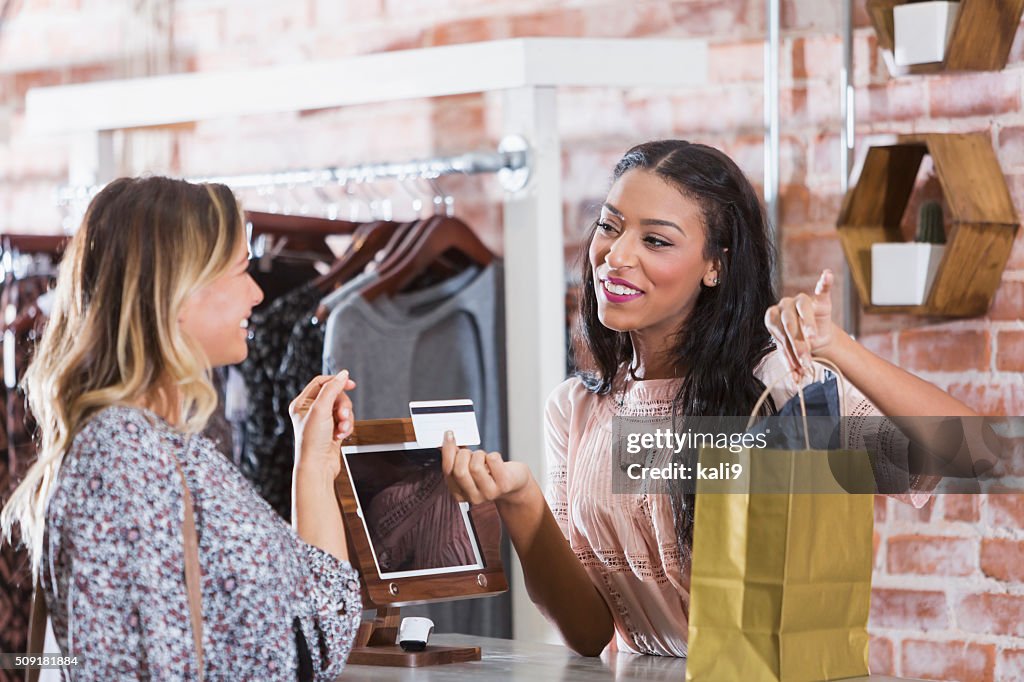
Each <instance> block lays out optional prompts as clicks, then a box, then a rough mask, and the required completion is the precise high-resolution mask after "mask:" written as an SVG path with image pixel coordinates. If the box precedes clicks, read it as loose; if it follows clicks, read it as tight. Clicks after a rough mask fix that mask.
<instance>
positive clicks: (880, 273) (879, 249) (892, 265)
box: [871, 242, 946, 305]
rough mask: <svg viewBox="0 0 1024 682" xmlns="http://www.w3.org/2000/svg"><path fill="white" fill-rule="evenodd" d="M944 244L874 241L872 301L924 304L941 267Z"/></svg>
mask: <svg viewBox="0 0 1024 682" xmlns="http://www.w3.org/2000/svg"><path fill="white" fill-rule="evenodd" d="M945 250H946V246H945V245H944V244H918V243H911V244H902V243H893V242H885V243H879V244H872V245H871V303H873V304H874V305H921V304H922V303H924V302H925V300H926V299H927V298H928V292H929V291H930V290H931V288H932V282H933V281H934V280H935V273H936V272H937V271H938V269H939V262H940V261H941V260H942V253H943V251H945Z"/></svg>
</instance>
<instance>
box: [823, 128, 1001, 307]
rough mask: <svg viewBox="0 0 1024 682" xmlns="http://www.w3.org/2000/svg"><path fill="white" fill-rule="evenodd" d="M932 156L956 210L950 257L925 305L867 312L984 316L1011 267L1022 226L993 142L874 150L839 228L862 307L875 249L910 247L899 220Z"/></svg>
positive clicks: (931, 142) (911, 143)
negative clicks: (924, 162) (884, 244)
mask: <svg viewBox="0 0 1024 682" xmlns="http://www.w3.org/2000/svg"><path fill="white" fill-rule="evenodd" d="M926 154H930V155H931V157H932V161H933V163H934V166H935V172H936V175H937V176H938V180H939V184H940V185H941V187H942V192H943V194H944V195H945V199H946V203H947V204H948V206H949V214H948V215H947V216H946V221H947V229H946V235H947V241H946V251H945V254H944V255H943V258H942V262H941V263H940V264H939V270H938V273H937V274H936V275H935V282H934V283H933V284H932V288H931V291H930V292H929V294H928V299H927V300H926V301H925V303H924V304H923V305H919V306H873V305H867V304H866V305H865V306H864V310H865V312H874V313H908V314H914V315H928V316H935V317H976V316H979V315H984V314H985V313H986V312H987V311H988V308H989V305H991V303H992V297H993V296H994V295H995V292H996V289H997V288H998V287H999V282H1000V279H1001V276H1002V273H1003V268H1004V267H1005V266H1006V261H1007V259H1008V258H1009V255H1010V248H1011V247H1012V245H1013V240H1014V237H1015V236H1016V234H1017V228H1018V227H1019V224H1020V221H1019V219H1018V218H1017V212H1016V210H1015V209H1014V207H1013V202H1012V201H1011V199H1010V192H1009V189H1008V188H1007V186H1006V181H1005V179H1004V178H1003V173H1002V170H1001V169H1000V167H999V161H998V160H997V159H996V154H995V151H994V150H993V149H992V143H991V141H990V139H989V137H988V135H985V134H981V133H973V134H963V135H960V134H955V135H954V134H949V135H945V134H921V135H903V136H900V137H899V138H897V142H896V144H894V145H890V146H879V147H871V148H870V149H869V150H868V152H867V156H866V157H865V159H864V167H863V169H862V171H861V173H860V177H859V178H858V179H857V182H856V184H855V185H853V187H851V188H850V191H849V192H847V194H846V196H845V197H844V198H843V206H842V208H841V209H840V213H839V220H838V222H837V228H838V230H839V238H840V241H841V242H842V245H843V251H844V253H845V254H846V260H847V262H849V264H850V270H851V273H852V275H853V281H854V283H855V284H856V286H857V293H858V294H860V298H861V301H865V302H867V301H870V300H871V245H872V244H874V243H876V242H900V241H904V239H903V235H902V233H901V232H900V220H901V219H902V217H903V213H904V211H905V210H906V207H907V204H908V203H909V201H910V196H911V194H912V193H913V191H914V183H915V181H916V179H917V173H918V169H919V168H920V166H921V161H922V159H923V158H924V156H925V155H926Z"/></svg>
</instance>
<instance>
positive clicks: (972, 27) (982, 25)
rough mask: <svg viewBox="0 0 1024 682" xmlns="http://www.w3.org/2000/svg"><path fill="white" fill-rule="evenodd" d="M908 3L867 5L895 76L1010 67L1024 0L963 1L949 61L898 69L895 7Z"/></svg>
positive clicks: (878, 0)
mask: <svg viewBox="0 0 1024 682" xmlns="http://www.w3.org/2000/svg"><path fill="white" fill-rule="evenodd" d="M906 3H907V0H868V4H867V9H868V15H869V16H870V17H871V23H872V24H873V25H874V27H875V34H876V35H877V36H878V45H879V47H881V48H882V50H883V52H884V54H885V62H886V65H887V66H888V67H889V73H890V74H892V75H893V76H902V75H906V74H908V73H936V72H939V71H1000V70H1002V68H1003V67H1004V66H1006V60H1007V58H1008V57H1009V55H1010V46H1011V45H1013V36H1014V35H1015V34H1016V33H1017V27H1018V26H1019V25H1020V18H1021V14H1022V13H1024V0H960V12H959V14H958V16H957V19H956V26H955V27H954V28H953V35H952V36H951V37H950V40H949V47H948V48H947V50H946V59H945V61H942V62H935V63H932V64H914V65H912V66H897V65H896V61H895V60H894V59H893V54H892V53H893V44H894V40H893V32H894V31H893V18H892V8H893V7H895V6H896V5H905V4H906Z"/></svg>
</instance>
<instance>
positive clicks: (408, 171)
mask: <svg viewBox="0 0 1024 682" xmlns="http://www.w3.org/2000/svg"><path fill="white" fill-rule="evenodd" d="M485 173H496V174H497V175H498V179H499V181H500V182H501V186H502V187H503V188H504V189H505V190H506V191H509V192H516V191H518V190H520V189H522V188H523V187H524V186H525V185H526V183H527V182H528V181H529V178H530V150H529V145H528V144H527V142H526V140H525V139H524V138H523V137H522V136H519V135H507V136H505V137H504V138H503V139H502V140H501V143H500V144H499V145H498V149H497V151H473V152H465V153H462V154H456V155H452V156H436V157H432V158H427V159H417V160H413V161H401V162H395V161H387V162H382V163H366V164H359V165H356V166H348V167H344V168H342V167H330V168H321V169H303V170H289V171H280V172H276V173H247V174H242V175H218V176H208V177H190V178H186V179H187V180H190V181H192V182H216V183H221V184H224V185H227V186H229V187H231V188H232V189H236V190H239V189H261V188H272V187H296V186H314V187H324V186H327V185H341V186H346V185H348V184H349V183H357V184H362V183H366V182H373V181H375V180H383V179H395V180H406V179H411V178H423V179H428V180H430V179H435V178H438V177H441V176H443V175H456V174H462V175H480V174H485ZM100 189H101V186H100V185H88V186H77V187H71V186H65V187H62V188H60V189H59V190H58V191H57V200H58V203H61V204H67V203H70V202H73V201H80V200H83V199H87V198H89V197H91V196H93V195H94V194H95V193H96V192H98V191H99V190H100Z"/></svg>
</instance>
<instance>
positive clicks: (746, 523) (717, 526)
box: [686, 387, 873, 682]
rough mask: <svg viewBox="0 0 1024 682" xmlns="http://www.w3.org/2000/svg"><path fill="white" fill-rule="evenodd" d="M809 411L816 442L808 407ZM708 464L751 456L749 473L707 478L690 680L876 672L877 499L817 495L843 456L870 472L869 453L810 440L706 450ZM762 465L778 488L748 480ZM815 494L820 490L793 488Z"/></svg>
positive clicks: (696, 548) (700, 486) (752, 680)
mask: <svg viewBox="0 0 1024 682" xmlns="http://www.w3.org/2000/svg"><path fill="white" fill-rule="evenodd" d="M769 390H770V387H769ZM767 394H768V390H766V391H765V396H762V401H763V399H764V397H766V396H767ZM840 394H842V391H840ZM801 401H802V394H801ZM801 404H802V402H801ZM759 407H760V403H759V404H758V406H757V407H755V409H754V413H755V414H756V413H757V411H758V409H759ZM844 412H845V410H844ZM804 418H805V422H804V423H805V431H804V435H805V438H806V411H804ZM700 459H701V462H702V464H704V465H705V466H707V465H714V464H716V463H719V462H730V463H736V462H740V463H743V464H745V465H746V469H745V470H746V471H747V472H748V475H749V476H750V478H747V479H746V483H744V482H743V481H740V482H736V481H731V482H726V483H725V484H724V486H723V483H722V482H718V481H708V482H705V481H700V480H698V482H697V489H696V491H697V495H696V499H697V504H696V509H695V521H694V523H695V525H694V542H693V561H692V568H691V587H690V620H689V655H688V658H687V664H686V679H687V680H693V681H695V682H762V681H764V682H818V681H821V680H836V679H841V678H844V677H855V676H859V675H867V674H868V633H867V622H868V610H869V605H870V599H871V563H872V531H873V500H872V498H873V496H872V495H870V494H846V493H845V492H843V486H842V485H840V484H838V483H837V484H836V485H835V488H834V490H835V491H834V492H831V493H827V492H817V491H819V490H822V487H821V486H822V484H821V482H820V480H821V476H822V472H828V471H830V470H831V471H832V472H833V473H836V470H837V469H843V468H844V467H843V466H839V467H837V466H836V463H837V462H844V461H845V462H850V463H854V464H852V466H851V467H850V468H851V469H853V470H855V472H856V475H857V476H859V477H860V478H861V479H863V475H864V472H865V471H867V475H868V476H870V462H869V460H868V459H867V453H864V452H849V451H846V450H840V451H836V450H831V451H822V450H811V449H810V447H809V442H807V449H805V450H796V451H778V450H746V451H744V452H742V453H740V454H739V455H737V454H736V453H731V452H729V451H727V450H726V451H722V450H714V449H707V448H705V449H702V450H701V453H700ZM830 459H831V461H832V466H831V467H830V465H829V460H830ZM750 467H753V469H751V468H750ZM759 467H762V468H763V469H764V471H763V473H764V474H765V475H766V476H768V477H769V478H772V479H773V480H772V482H771V483H770V485H771V488H764V487H759V486H758V484H756V483H754V484H751V483H749V481H751V480H754V481H757V480H758V468H759ZM836 475H837V476H839V477H842V476H843V475H850V474H849V473H848V472H845V473H843V474H836ZM809 477H810V478H811V479H814V481H815V482H814V483H811V484H809V483H808V480H809ZM760 480H761V481H762V483H763V481H764V480H765V479H764V478H763V477H762V478H761V479H760ZM743 485H747V487H746V488H745V489H744V488H743ZM751 485H753V486H754V487H753V488H751V487H750V486H751ZM809 485H812V486H813V487H811V488H809V487H808V486H809ZM737 486H739V487H737ZM730 487H731V490H732V491H733V492H727V493H723V492H722V491H723V490H726V489H730ZM787 488H788V489H787ZM758 489H760V490H764V489H771V490H773V491H778V492H773V493H763V492H756V490H758ZM809 489H813V490H815V491H816V492H814V493H808V492H794V491H795V490H803V491H806V490H809ZM825 489H827V488H825ZM861 489H863V488H861ZM751 490H754V491H755V492H751Z"/></svg>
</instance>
